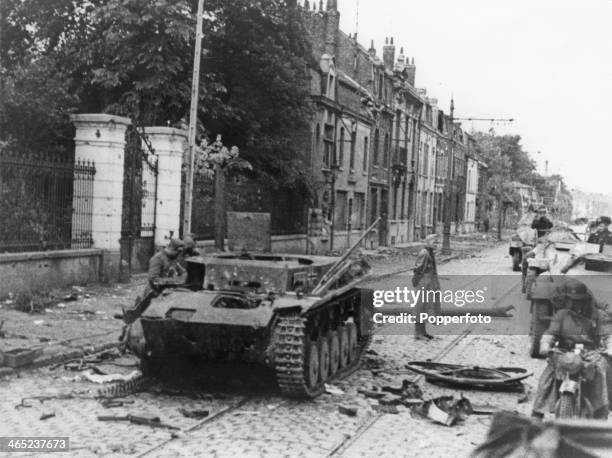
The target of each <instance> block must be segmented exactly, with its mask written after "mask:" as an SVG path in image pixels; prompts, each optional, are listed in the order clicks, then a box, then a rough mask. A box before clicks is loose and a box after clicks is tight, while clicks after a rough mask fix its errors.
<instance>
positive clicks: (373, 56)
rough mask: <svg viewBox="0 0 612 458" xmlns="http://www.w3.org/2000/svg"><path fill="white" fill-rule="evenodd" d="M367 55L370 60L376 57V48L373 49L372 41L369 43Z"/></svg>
mask: <svg viewBox="0 0 612 458" xmlns="http://www.w3.org/2000/svg"><path fill="white" fill-rule="evenodd" d="M368 54H369V55H370V57H371V58H372V59H374V58H375V57H376V48H375V47H374V40H372V41H370V49H368Z"/></svg>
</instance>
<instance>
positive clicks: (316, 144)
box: [312, 124, 321, 159]
mask: <svg viewBox="0 0 612 458" xmlns="http://www.w3.org/2000/svg"><path fill="white" fill-rule="evenodd" d="M320 144H321V126H319V125H318V124H317V128H316V129H315V138H314V141H313V142H312V153H313V155H314V157H317V156H318V155H319V145H320ZM317 159H318V158H317Z"/></svg>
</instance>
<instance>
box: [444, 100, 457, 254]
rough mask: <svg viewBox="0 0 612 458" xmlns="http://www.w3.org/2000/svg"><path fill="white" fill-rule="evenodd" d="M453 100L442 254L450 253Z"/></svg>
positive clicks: (453, 138)
mask: <svg viewBox="0 0 612 458" xmlns="http://www.w3.org/2000/svg"><path fill="white" fill-rule="evenodd" d="M454 115H455V100H454V99H453V98H451V105H450V151H449V154H448V169H447V170H446V196H445V198H444V207H445V208H444V231H443V238H442V254H443V255H449V254H451V245H450V233H451V189H450V188H451V183H452V176H453V163H454V149H453V147H454V144H455V124H454Z"/></svg>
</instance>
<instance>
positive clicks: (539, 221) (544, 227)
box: [531, 215, 553, 238]
mask: <svg viewBox="0 0 612 458" xmlns="http://www.w3.org/2000/svg"><path fill="white" fill-rule="evenodd" d="M552 227H553V223H552V221H551V220H549V219H548V218H547V217H546V215H542V216H540V217H537V218H534V220H533V222H532V223H531V229H535V230H537V231H538V238H539V237H542V236H544V235H546V234H547V233H548V231H549V230H550V229H551V228H552Z"/></svg>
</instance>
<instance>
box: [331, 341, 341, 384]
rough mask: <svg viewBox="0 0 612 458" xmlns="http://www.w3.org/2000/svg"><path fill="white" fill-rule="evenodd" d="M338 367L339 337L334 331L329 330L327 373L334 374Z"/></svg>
mask: <svg viewBox="0 0 612 458" xmlns="http://www.w3.org/2000/svg"><path fill="white" fill-rule="evenodd" d="M339 367H340V338H339V337H338V333H337V332H336V331H330V332H329V375H330V376H331V375H334V374H335V373H336V372H338V368H339Z"/></svg>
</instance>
